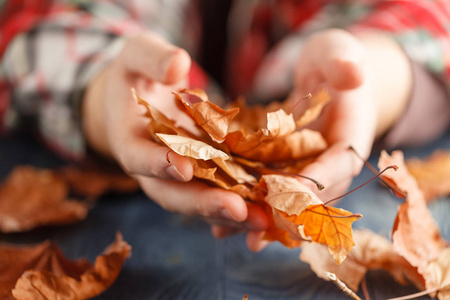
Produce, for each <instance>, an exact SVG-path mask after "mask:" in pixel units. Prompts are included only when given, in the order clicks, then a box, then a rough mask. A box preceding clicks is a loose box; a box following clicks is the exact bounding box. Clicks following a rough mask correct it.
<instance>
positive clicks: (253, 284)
mask: <svg viewBox="0 0 450 300" xmlns="http://www.w3.org/2000/svg"><path fill="white" fill-rule="evenodd" d="M437 148H445V149H450V134H447V135H446V136H445V137H444V138H442V139H441V140H439V141H437V142H435V143H434V144H432V145H428V146H424V147H421V148H415V149H403V150H404V151H405V155H406V156H407V157H411V156H419V157H424V156H427V155H429V154H431V152H432V151H433V150H435V149H437ZM377 157H378V155H377V154H374V155H373V157H372V158H371V162H373V163H375V164H376V161H377ZM16 164H31V165H34V166H38V167H47V168H52V167H56V166H59V165H62V164H64V162H63V161H61V160H59V159H58V158H56V157H55V156H54V155H53V154H52V153H50V152H48V151H47V150H45V149H43V148H42V147H41V146H39V145H38V144H37V143H35V142H33V141H31V140H29V139H25V138H3V139H0V178H4V177H5V176H6V175H7V173H8V172H9V171H10V170H11V169H12V168H13V166H14V165H16ZM371 176H372V175H371V173H370V171H368V170H367V169H364V170H363V172H362V173H361V175H359V176H358V177H357V178H356V179H355V181H354V183H353V186H357V185H359V184H361V183H362V182H364V181H366V180H368V179H369V178H371ZM400 203H401V200H399V199H397V198H395V197H394V196H393V195H392V194H391V193H390V192H389V190H387V189H386V188H384V187H382V186H381V185H380V184H378V183H375V182H374V183H371V184H369V185H368V186H366V187H364V188H363V189H360V190H358V191H356V192H354V193H353V194H351V195H349V196H348V197H346V198H345V199H343V200H342V201H341V202H340V203H339V205H338V206H339V207H342V208H346V209H348V210H350V211H352V212H355V213H361V214H363V216H364V217H363V218H362V219H361V220H360V221H357V222H355V223H354V228H370V229H372V230H373V231H375V232H378V233H381V234H383V235H386V236H389V234H390V230H391V228H392V224H393V221H394V218H395V215H396V212H397V206H398V204H400ZM430 208H431V210H432V213H433V215H434V217H435V218H436V220H437V222H438V223H439V225H440V228H441V230H442V234H443V236H444V237H445V238H446V239H447V240H450V221H449V218H448V215H449V214H450V202H449V199H448V198H443V199H439V200H437V201H435V202H434V203H432V204H431V206H430ZM116 231H120V232H122V234H123V237H124V239H125V240H126V241H127V242H128V243H129V244H130V245H131V246H132V256H131V258H129V259H128V260H127V261H126V262H125V265H124V267H123V270H122V272H121V273H120V275H119V277H118V279H117V281H116V282H115V283H114V284H113V286H112V287H111V288H109V289H108V290H107V291H106V292H105V293H104V294H102V295H100V296H98V297H97V298H95V299H195V300H202V299H205V300H211V299H224V300H225V299H226V300H241V299H242V297H243V296H244V295H245V294H248V295H249V300H258V299H349V298H348V297H347V296H345V295H344V294H343V293H342V292H341V291H340V290H339V289H337V288H336V287H335V286H334V284H333V283H331V282H325V281H323V280H322V279H319V278H317V277H316V275H315V274H314V273H313V272H312V271H311V270H310V268H309V266H308V265H307V264H305V263H303V262H301V261H299V259H298V256H299V253H300V250H299V249H292V250H289V249H286V248H285V247H283V246H281V245H280V244H278V243H273V244H272V245H270V246H269V247H267V248H266V249H264V250H263V251H261V252H259V253H252V252H250V251H249V250H248V249H247V248H246V246H245V240H244V236H243V235H238V236H234V237H231V238H227V239H223V240H215V239H214V238H212V236H211V234H210V231H209V226H208V225H207V224H206V223H204V222H203V221H201V220H198V219H194V218H187V217H184V216H180V215H177V214H172V213H168V212H166V211H164V210H163V209H161V208H160V207H159V206H157V205H156V204H154V203H153V202H152V201H151V200H149V199H147V198H146V196H145V195H144V194H142V193H140V192H138V193H135V194H132V195H124V196H105V197H103V198H101V199H100V201H99V202H98V203H97V204H96V205H95V207H94V208H93V209H92V210H91V211H90V213H89V215H88V217H87V219H86V220H84V221H82V222H80V223H78V224H73V225H68V226H60V227H50V228H41V229H37V230H33V231H31V232H27V233H19V234H0V241H2V242H11V243H17V244H19V243H35V242H41V241H43V240H45V239H51V240H53V241H55V242H56V243H57V244H59V246H60V247H61V248H62V250H63V252H64V253H65V254H66V255H67V256H68V257H70V258H77V257H87V258H88V259H89V260H90V261H94V259H95V257H96V256H97V255H98V254H99V253H101V252H102V251H103V249H104V248H105V247H106V246H107V245H108V244H109V243H111V242H112V241H113V240H114V238H115V233H116ZM366 282H367V288H368V291H369V293H370V296H371V299H386V298H389V297H396V296H402V295H407V294H411V293H414V292H417V290H416V289H415V288H414V287H413V286H401V285H399V284H397V283H395V281H394V280H393V279H392V278H391V277H390V275H389V274H388V273H387V272H385V271H381V270H380V271H369V272H368V274H367V275H366ZM358 294H359V295H360V296H361V297H363V296H362V292H361V291H359V292H358ZM423 299H428V297H423Z"/></svg>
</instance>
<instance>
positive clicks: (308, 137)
mask: <svg viewBox="0 0 450 300" xmlns="http://www.w3.org/2000/svg"><path fill="white" fill-rule="evenodd" d="M225 144H227V146H228V147H229V148H230V151H231V152H232V153H233V154H236V155H239V156H242V157H245V158H247V159H251V160H255V161H260V162H264V163H266V162H277V161H283V160H294V159H301V158H305V157H310V156H314V155H318V154H320V153H321V152H322V151H323V150H324V149H325V148H326V145H327V144H326V141H325V140H324V138H323V137H322V135H321V134H320V133H319V132H316V131H311V130H307V129H304V130H302V131H295V123H294V119H293V117H292V115H287V114H286V112H285V111H284V110H278V111H276V112H271V113H268V114H267V128H260V129H258V131H256V132H246V131H243V130H241V131H234V132H230V133H229V134H228V135H227V137H226V139H225Z"/></svg>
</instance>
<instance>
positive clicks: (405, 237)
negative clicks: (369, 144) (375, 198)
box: [378, 151, 448, 274]
mask: <svg viewBox="0 0 450 300" xmlns="http://www.w3.org/2000/svg"><path fill="white" fill-rule="evenodd" d="M392 164H395V165H397V166H398V171H397V172H389V173H385V174H383V178H388V179H389V180H391V181H392V182H393V183H395V185H396V186H397V188H398V189H400V190H401V191H404V192H405V194H406V199H405V202H404V203H402V204H401V205H400V206H399V207H398V213H397V217H396V219H395V223H394V226H393V229H392V240H393V244H394V249H395V250H396V251H397V252H398V253H399V254H400V255H402V256H403V257H404V258H405V259H406V260H408V261H409V263H411V265H413V266H415V267H417V268H418V271H419V273H421V274H422V273H423V272H424V271H425V268H426V266H427V264H428V262H430V261H432V260H435V259H436V258H437V257H438V256H439V255H440V253H441V252H442V250H443V249H444V248H445V247H447V245H448V244H447V242H446V241H445V240H444V239H443V238H442V236H441V234H440V230H439V227H438V226H437V224H436V222H435V221H434V219H433V217H432V215H431V213H430V211H429V210H428V207H427V204H426V201H425V198H424V196H423V194H422V192H421V191H420V189H419V187H418V185H417V182H416V180H415V179H414V177H412V176H411V175H410V174H409V173H408V171H407V168H406V166H405V162H404V157H403V153H402V152H401V151H394V152H392V156H390V155H388V154H387V152H386V151H382V153H381V155H380V160H379V163H378V167H379V168H380V169H383V168H385V167H386V166H388V165H392Z"/></svg>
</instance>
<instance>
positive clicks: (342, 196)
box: [324, 165, 398, 205]
mask: <svg viewBox="0 0 450 300" xmlns="http://www.w3.org/2000/svg"><path fill="white" fill-rule="evenodd" d="M389 169H394V170H395V171H397V170H398V167H397V166H396V165H391V166H387V167H386V168H384V170H382V171H381V172H379V173H378V174H376V175H375V176H374V177H372V178H371V179H369V180H368V181H366V182H364V183H363V184H361V185H360V186H357V187H356V188H354V189H352V190H350V191H348V192H347V193H345V194H343V195H341V196H338V197H336V198H333V199H331V200H328V201H326V202H324V205H328V204H330V203H331V202H333V201H336V200H339V199H341V198H344V197H345V196H347V195H349V194H351V193H353V192H354V191H356V190H358V189H360V188H362V187H363V186H365V185H366V184H369V183H370V182H372V181H373V180H375V179H376V178H378V177H380V176H381V175H382V174H383V173H384V172H386V171H387V170H389Z"/></svg>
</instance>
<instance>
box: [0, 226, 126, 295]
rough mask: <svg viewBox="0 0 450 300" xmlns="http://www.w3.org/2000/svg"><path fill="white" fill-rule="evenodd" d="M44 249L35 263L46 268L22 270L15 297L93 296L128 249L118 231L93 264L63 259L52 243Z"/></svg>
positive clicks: (118, 267) (115, 272) (105, 284)
mask: <svg viewBox="0 0 450 300" xmlns="http://www.w3.org/2000/svg"><path fill="white" fill-rule="evenodd" d="M47 249H48V250H47V251H49V253H46V252H44V253H43V254H45V256H43V257H42V258H41V260H39V261H38V262H39V264H40V265H41V266H50V268H38V269H34V268H31V269H30V270H28V271H25V270H23V271H25V273H23V275H22V276H21V277H20V278H19V280H17V283H16V286H15V288H14V289H13V290H12V294H13V296H14V297H15V298H16V299H18V300H25V299H36V300H39V299H42V300H44V299H55V300H56V299H63V298H64V299H79V300H82V299H89V298H92V297H95V296H97V295H99V294H101V293H103V292H104V291H105V290H106V289H107V288H109V287H110V286H111V285H112V284H113V283H114V281H115V280H116V278H117V276H118V275H119V272H120V270H121V268H122V265H123V263H124V261H125V259H126V258H127V257H128V256H129V255H130V251H131V247H130V245H128V244H127V243H126V242H124V241H123V240H122V235H121V234H120V233H118V234H117V237H116V241H115V242H114V243H113V244H111V245H110V246H108V247H107V249H106V250H105V251H104V252H103V254H102V255H100V256H98V257H97V259H96V260H95V263H94V265H93V266H91V265H90V264H89V263H88V262H86V261H84V260H80V261H77V262H75V263H74V262H71V261H69V260H67V259H66V258H64V256H63V255H62V254H61V252H60V250H59V249H58V248H57V247H56V246H52V247H50V248H47ZM0 257H1V256H0ZM42 259H48V261H47V262H46V261H42ZM38 266H39V265H38Z"/></svg>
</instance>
